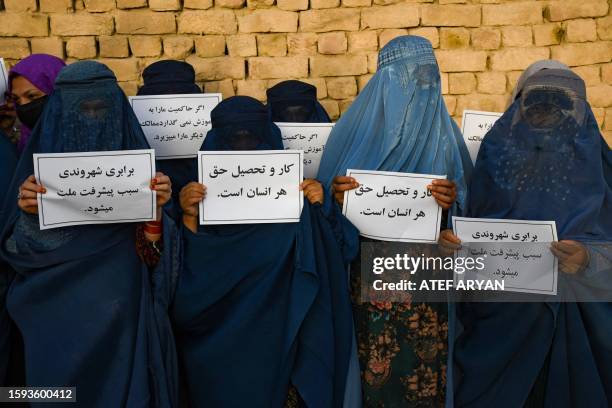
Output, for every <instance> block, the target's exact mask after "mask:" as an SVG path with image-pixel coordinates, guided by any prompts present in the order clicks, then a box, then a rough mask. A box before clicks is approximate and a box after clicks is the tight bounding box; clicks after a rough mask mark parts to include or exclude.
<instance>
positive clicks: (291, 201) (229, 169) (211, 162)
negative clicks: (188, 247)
mask: <svg viewBox="0 0 612 408" xmlns="http://www.w3.org/2000/svg"><path fill="white" fill-rule="evenodd" d="M303 160H304V152H302V151H301V150H281V151H279V150H247V151H207V152H199V153H198V174H199V181H200V183H202V184H204V185H205V186H206V187H207V190H206V198H205V199H204V200H202V202H201V203H200V224H202V225H214V224H262V223H281V222H299V221H300V215H301V213H302V205H303V200H304V193H303V192H302V191H300V183H301V182H302V179H303V171H304V170H303V165H302V163H303Z"/></svg>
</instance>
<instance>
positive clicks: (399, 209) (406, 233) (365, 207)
mask: <svg viewBox="0 0 612 408" xmlns="http://www.w3.org/2000/svg"><path fill="white" fill-rule="evenodd" d="M346 175H347V176H348V177H352V178H354V179H356V180H357V182H358V183H359V187H357V188H355V189H352V190H349V191H346V192H345V193H344V194H345V195H344V206H343V213H344V215H345V216H346V217H347V218H348V219H349V220H350V221H351V222H352V223H353V224H354V225H355V226H356V227H357V229H359V231H360V233H361V235H363V236H365V237H368V238H373V239H378V240H383V241H398V242H437V240H438V234H439V231H440V222H441V219H442V208H441V207H440V206H439V205H438V204H437V203H436V200H435V199H434V197H433V196H432V193H431V191H430V190H429V189H428V188H427V186H428V185H429V184H431V183H432V181H433V180H436V179H440V178H445V177H446V176H433V175H426V174H411V173H396V172H388V171H366V170H351V169H349V170H347V172H346Z"/></svg>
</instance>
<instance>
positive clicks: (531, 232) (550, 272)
mask: <svg viewBox="0 0 612 408" xmlns="http://www.w3.org/2000/svg"><path fill="white" fill-rule="evenodd" d="M453 230H454V232H455V234H456V235H457V236H458V237H459V239H461V242H462V243H463V248H462V249H460V250H458V251H457V256H463V257H474V256H480V257H483V259H484V265H485V268H484V269H483V270H480V271H479V270H471V271H466V272H465V273H464V274H456V273H455V274H454V277H455V282H457V280H459V279H484V280H491V281H503V282H504V290H505V291H508V292H520V293H537V294H544V295H556V294H557V273H558V271H557V258H556V257H555V256H554V255H553V253H552V252H551V251H550V244H549V243H550V242H554V241H557V228H556V225H555V222H554V221H523V220H501V219H487V218H464V217H453ZM479 244H482V245H481V246H480V245H479Z"/></svg>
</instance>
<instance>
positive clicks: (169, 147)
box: [130, 94, 221, 160]
mask: <svg viewBox="0 0 612 408" xmlns="http://www.w3.org/2000/svg"><path fill="white" fill-rule="evenodd" d="M219 102H221V94H193V95H192V94H188V95H142V96H132V97H130V103H131V104H132V108H133V109H134V113H135V114H136V117H137V118H138V122H140V126H141V127H142V130H143V132H144V134H145V136H146V138H147V140H148V142H149V145H151V147H152V148H153V149H155V154H156V157H157V159H158V160H163V159H183V158H190V157H197V155H198V150H199V149H200V146H202V142H203V141H204V138H205V137H206V133H207V132H208V131H209V130H210V129H211V123H210V112H211V111H212V110H213V109H214V107H215V106H217V104H218V103H219Z"/></svg>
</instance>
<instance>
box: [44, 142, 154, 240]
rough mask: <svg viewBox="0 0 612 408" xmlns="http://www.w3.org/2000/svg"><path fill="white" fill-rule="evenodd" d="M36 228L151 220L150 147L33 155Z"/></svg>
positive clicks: (152, 210)
mask: <svg viewBox="0 0 612 408" xmlns="http://www.w3.org/2000/svg"><path fill="white" fill-rule="evenodd" d="M34 173H35V177H36V180H38V182H39V183H40V184H41V185H42V186H44V189H45V190H46V192H45V193H44V194H41V193H39V194H38V216H39V222H40V229H49V228H57V227H65V226H69V225H82V224H107V223H119V222H137V221H153V220H155V218H156V194H155V192H154V191H153V190H152V189H151V180H152V179H153V178H154V175H155V153H154V152H153V150H150V149H149V150H125V151H112V152H84V153H41V154H35V155H34Z"/></svg>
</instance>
